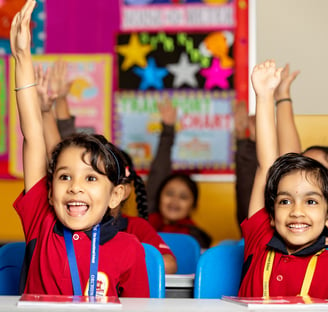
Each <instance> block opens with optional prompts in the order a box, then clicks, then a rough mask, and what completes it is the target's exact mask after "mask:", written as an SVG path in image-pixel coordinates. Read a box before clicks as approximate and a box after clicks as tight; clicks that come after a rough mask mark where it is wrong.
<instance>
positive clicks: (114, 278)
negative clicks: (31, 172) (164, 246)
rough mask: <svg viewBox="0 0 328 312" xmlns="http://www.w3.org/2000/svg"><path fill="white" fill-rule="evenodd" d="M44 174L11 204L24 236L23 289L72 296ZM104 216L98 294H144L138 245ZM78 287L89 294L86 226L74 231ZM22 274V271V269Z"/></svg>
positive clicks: (142, 255) (144, 277)
mask: <svg viewBox="0 0 328 312" xmlns="http://www.w3.org/2000/svg"><path fill="white" fill-rule="evenodd" d="M47 194H48V192H47V187H46V179H45V178H44V179H42V180H40V181H39V182H38V183H37V184H36V185H34V187H33V188H32V189H31V190H29V191H28V192H27V193H26V194H25V195H24V194H23V193H22V194H21V195H20V196H19V197H18V198H17V200H16V201H15V203H14V207H15V209H16V210H17V212H18V214H19V216H20V218H21V221H22V224H23V229H24V233H25V237H26V243H27V253H28V254H29V257H28V259H27V263H25V266H24V267H25V268H27V269H28V271H27V272H25V274H26V278H27V280H26V284H25V289H24V292H25V293H34V294H52V295H57V294H59V295H61V294H62V295H72V294H73V288H72V282H71V275H70V269H69V264H68V258H67V254H66V247H65V241H64V237H63V229H62V225H61V224H60V222H59V221H58V220H57V218H56V215H55V213H54V211H53V209H52V207H51V206H49V204H48V198H47ZM112 221H113V220H112V219H109V220H107V221H105V222H102V223H101V227H100V233H101V234H100V245H99V264H98V280H97V295H104V296H117V295H119V296H124V297H149V287H148V276H147V268H146V262H145V253H144V249H143V246H142V245H141V243H140V242H139V241H138V240H137V239H136V237H135V236H134V235H131V234H128V233H124V232H118V229H117V227H115V226H113V222H112ZM73 245H74V250H75V255H76V261H77V266H78V270H79V275H80V281H81V289H82V292H83V293H84V295H87V293H88V280H89V270H90V250H91V240H90V231H89V232H82V231H77V232H74V233H73ZM23 274H24V273H23Z"/></svg>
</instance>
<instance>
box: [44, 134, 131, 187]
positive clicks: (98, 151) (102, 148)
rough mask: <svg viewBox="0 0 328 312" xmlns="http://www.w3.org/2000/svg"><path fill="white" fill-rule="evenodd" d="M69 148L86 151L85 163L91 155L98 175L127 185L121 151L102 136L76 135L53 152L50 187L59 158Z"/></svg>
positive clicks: (67, 138)
mask: <svg viewBox="0 0 328 312" xmlns="http://www.w3.org/2000/svg"><path fill="white" fill-rule="evenodd" d="M69 147H81V148H84V149H85V152H84V153H83V154H82V160H83V161H85V156H86V155H87V154H90V155H91V163H90V165H91V167H92V168H93V169H94V170H95V171H96V172H98V173H100V174H103V175H106V176H107V177H108V179H109V180H110V181H111V182H112V183H113V184H114V185H118V184H126V183H128V182H129V181H128V179H127V178H126V177H125V162H124V160H123V157H122V155H121V154H120V151H119V150H118V149H117V148H116V147H115V146H114V145H113V144H111V143H110V142H108V141H107V140H106V138H105V137H104V136H102V135H94V134H85V133H75V134H72V135H70V136H68V137H66V138H65V139H64V140H62V141H61V142H60V143H59V144H58V145H57V146H56V147H55V149H54V150H53V152H52V157H51V161H50V164H49V168H48V176H47V178H48V185H49V186H50V185H51V183H52V179H53V175H54V172H55V170H56V166H57V162H58V157H59V155H60V154H61V152H62V151H63V150H65V149H66V148H69ZM99 160H101V162H102V163H103V165H104V170H103V169H102V168H101V167H100V164H99Z"/></svg>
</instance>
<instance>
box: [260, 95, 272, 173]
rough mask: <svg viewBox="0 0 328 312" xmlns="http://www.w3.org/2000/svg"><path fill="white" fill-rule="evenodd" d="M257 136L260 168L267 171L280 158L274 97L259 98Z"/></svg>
mask: <svg viewBox="0 0 328 312" xmlns="http://www.w3.org/2000/svg"><path fill="white" fill-rule="evenodd" d="M255 136H256V155H257V160H258V164H259V167H260V168H263V169H264V170H267V169H268V168H269V167H270V166H271V165H272V164H273V162H274V161H275V160H276V158H277V157H278V141H277V134H276V126H275V111H274V98H273V95H272V96H271V95H268V96H266V97H258V98H257V104H256V131H255Z"/></svg>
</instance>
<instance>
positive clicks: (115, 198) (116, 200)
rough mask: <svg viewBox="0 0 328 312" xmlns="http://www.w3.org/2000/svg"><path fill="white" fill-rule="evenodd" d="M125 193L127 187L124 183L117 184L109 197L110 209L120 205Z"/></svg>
mask: <svg viewBox="0 0 328 312" xmlns="http://www.w3.org/2000/svg"><path fill="white" fill-rule="evenodd" d="M124 195H125V187H124V185H122V184H119V185H116V186H115V187H114V189H113V191H112V194H111V196H110V199H109V203H108V207H109V208H110V209H113V208H116V207H117V206H119V205H120V203H121V202H122V200H123V199H124Z"/></svg>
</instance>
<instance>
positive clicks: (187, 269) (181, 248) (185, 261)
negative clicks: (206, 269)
mask: <svg viewBox="0 0 328 312" xmlns="http://www.w3.org/2000/svg"><path fill="white" fill-rule="evenodd" d="M158 234H159V235H160V236H161V237H162V239H163V240H164V242H165V243H166V244H167V245H168V246H169V247H170V248H171V250H172V252H173V254H174V255H175V257H176V260H177V265H178V270H177V272H176V273H177V274H193V273H195V272H196V267H197V262H198V260H199V257H200V245H199V243H198V241H197V240H196V239H195V238H194V237H192V236H191V235H187V234H181V233H163V232H159V233H158Z"/></svg>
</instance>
